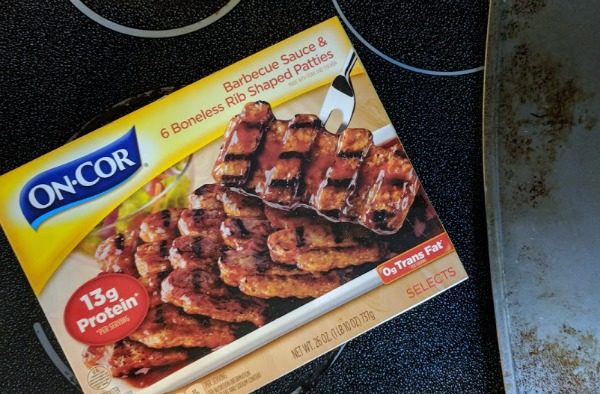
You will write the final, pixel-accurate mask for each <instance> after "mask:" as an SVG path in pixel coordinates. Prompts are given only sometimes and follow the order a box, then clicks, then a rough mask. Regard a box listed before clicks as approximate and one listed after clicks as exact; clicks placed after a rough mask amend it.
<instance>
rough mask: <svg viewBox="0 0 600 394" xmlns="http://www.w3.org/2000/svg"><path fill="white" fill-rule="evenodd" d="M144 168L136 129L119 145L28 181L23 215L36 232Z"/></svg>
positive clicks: (24, 194)
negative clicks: (52, 218) (69, 210)
mask: <svg viewBox="0 0 600 394" xmlns="http://www.w3.org/2000/svg"><path fill="white" fill-rule="evenodd" d="M141 165H142V161H141V158H140V151H139V147H138V143H137V136H136V134H135V126H134V127H132V128H131V130H129V131H128V132H127V133H126V134H125V135H124V136H123V137H121V138H119V139H117V140H116V141H114V142H111V143H110V144H108V145H106V146H104V147H102V148H100V149H98V150H96V151H94V152H92V153H90V154H88V155H86V156H83V157H80V158H78V159H76V160H73V161H70V162H68V163H65V164H63V165H60V166H58V167H55V168H52V169H50V170H47V171H44V172H42V173H40V174H38V175H36V176H35V177H33V178H32V179H31V180H29V182H27V184H26V185H25V187H24V188H23V190H21V195H20V199H19V202H20V205H21V211H22V212H23V215H24V216H25V218H26V219H27V221H28V222H29V223H30V224H31V227H33V228H34V229H35V230H37V229H38V228H39V226H40V224H41V223H42V222H43V221H45V220H46V219H48V218H50V217H52V216H54V215H56V214H58V213H60V212H62V211H64V210H67V209H69V208H72V207H75V206H77V205H80V204H83V203H85V202H86V201H90V200H92V199H95V198H98V197H100V196H102V195H103V194H106V193H108V192H110V191H111V190H113V189H115V188H117V187H118V186H119V185H121V184H122V183H123V182H125V181H126V180H127V179H129V178H130V177H131V176H132V175H133V174H134V173H135V172H136V171H137V170H138V169H139V168H140V167H141Z"/></svg>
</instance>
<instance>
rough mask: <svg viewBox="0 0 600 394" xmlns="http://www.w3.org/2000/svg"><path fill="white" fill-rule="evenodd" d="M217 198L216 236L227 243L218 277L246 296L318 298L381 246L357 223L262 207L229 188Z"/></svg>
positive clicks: (372, 258) (378, 256)
mask: <svg viewBox="0 0 600 394" xmlns="http://www.w3.org/2000/svg"><path fill="white" fill-rule="evenodd" d="M221 200H222V201H223V204H224V209H225V212H226V214H227V218H226V219H225V220H224V221H223V224H222V225H221V235H222V237H223V241H224V243H225V245H226V246H227V247H228V250H226V251H225V252H224V253H223V255H222V257H221V259H220V261H219V269H220V272H221V278H222V279H223V281H224V282H225V283H227V284H228V285H230V286H236V287H238V288H239V289H240V290H241V291H242V292H243V293H245V294H247V295H250V296H254V297H259V298H265V299H267V298H290V297H293V298H310V297H319V296H321V295H323V294H325V293H326V292H328V291H330V290H333V289H334V288H336V287H338V286H340V285H341V284H343V283H344V282H345V281H346V280H347V279H348V278H349V277H350V272H349V270H348V269H346V268H348V267H351V266H353V265H361V264H364V263H368V262H374V261H379V260H380V259H381V257H382V255H383V247H382V245H381V244H379V243H377V242H374V241H375V240H374V237H373V236H372V234H370V233H369V231H367V230H365V229H362V228H360V226H357V225H352V224H348V223H329V222H327V221H326V220H324V219H322V218H319V217H317V216H316V215H315V214H314V213H312V212H310V211H306V210H302V211H298V210H297V211H282V210H278V209H274V208H270V207H265V206H264V205H263V204H262V202H261V201H260V200H259V199H257V198H254V197H249V196H244V195H241V194H239V193H236V192H234V191H231V190H225V191H223V193H222V197H221Z"/></svg>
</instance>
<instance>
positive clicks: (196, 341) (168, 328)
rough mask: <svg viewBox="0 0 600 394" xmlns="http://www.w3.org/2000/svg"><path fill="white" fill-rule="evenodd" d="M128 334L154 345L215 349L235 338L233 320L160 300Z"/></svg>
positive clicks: (149, 345)
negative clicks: (188, 310) (188, 312)
mask: <svg viewBox="0 0 600 394" xmlns="http://www.w3.org/2000/svg"><path fill="white" fill-rule="evenodd" d="M129 338H131V339H133V340H134V341H137V342H140V343H142V344H144V345H146V346H148V347H150V348H153V349H165V348H173V347H186V348H193V347H206V348H210V349H214V348H216V347H219V346H223V345H226V344H228V343H231V342H233V341H234V340H235V333H234V328H233V327H232V325H231V324H229V323H225V322H223V321H220V320H214V319H209V318H205V317H194V316H190V315H186V314H185V313H183V312H182V311H181V310H180V309H179V308H177V307H175V306H173V305H169V304H159V305H157V306H155V307H154V308H151V309H150V310H149V311H148V315H146V318H145V319H144V321H143V322H142V324H141V325H140V326H139V327H138V329H137V330H136V331H135V332H134V333H133V334H131V335H129Z"/></svg>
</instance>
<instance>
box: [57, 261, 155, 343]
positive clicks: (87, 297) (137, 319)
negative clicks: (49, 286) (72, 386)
mask: <svg viewBox="0 0 600 394" xmlns="http://www.w3.org/2000/svg"><path fill="white" fill-rule="evenodd" d="M148 306H149V299H148V292H147V291H146V289H145V288H144V286H143V285H142V284H141V283H140V282H139V281H138V280H137V279H136V278H134V277H132V276H129V275H125V274H112V273H111V274H103V275H100V276H97V277H96V278H94V279H92V280H90V281H88V282H86V283H84V284H83V285H82V286H81V287H79V288H78V289H77V290H76V291H75V293H73V295H72V296H71V298H70V299H69V302H67V306H66V307H65V314H64V321H65V326H66V328H67V331H68V332H69V334H70V335H71V336H72V337H73V338H75V339H76V340H78V341H79V342H83V343H85V344H88V345H106V344H109V343H113V342H116V341H118V340H120V339H123V338H125V337H127V336H128V335H129V334H131V333H132V332H134V331H135V330H136V329H137V328H138V327H139V325H140V324H142V321H144V318H145V317H146V314H147V313H148Z"/></svg>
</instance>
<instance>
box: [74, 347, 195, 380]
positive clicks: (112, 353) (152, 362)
mask: <svg viewBox="0 0 600 394" xmlns="http://www.w3.org/2000/svg"><path fill="white" fill-rule="evenodd" d="M187 359H188V353H187V352H186V351H185V350H181V349H164V350H162V349H152V348H149V347H147V346H145V345H143V344H141V343H139V342H134V341H130V340H127V339H124V340H122V341H119V342H117V343H114V344H110V345H105V346H89V347H88V348H87V349H86V350H85V351H84V353H83V361H84V363H85V365H86V366H87V367H88V368H91V367H93V366H95V365H103V366H106V367H108V369H109V370H110V372H111V374H112V376H114V377H127V376H131V375H132V374H133V373H135V372H136V371H137V370H140V369H145V368H149V369H152V368H156V367H163V366H167V365H172V364H176V363H180V362H182V361H185V360H187Z"/></svg>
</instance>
